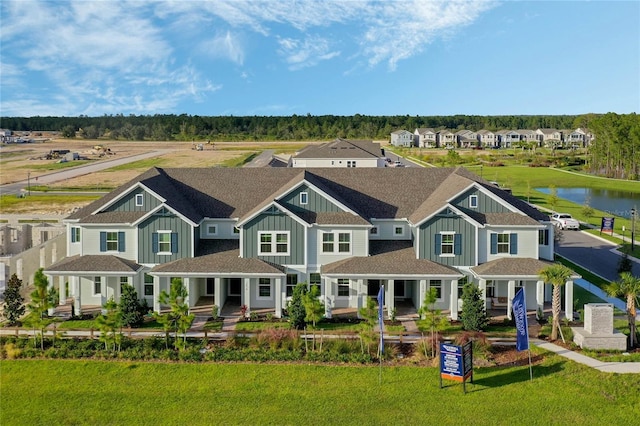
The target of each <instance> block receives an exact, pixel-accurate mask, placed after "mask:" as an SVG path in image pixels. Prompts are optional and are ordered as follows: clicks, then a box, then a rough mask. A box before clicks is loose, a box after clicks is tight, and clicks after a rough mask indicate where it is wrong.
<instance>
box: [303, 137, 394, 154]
mask: <svg viewBox="0 0 640 426" xmlns="http://www.w3.org/2000/svg"><path fill="white" fill-rule="evenodd" d="M294 157H295V158H381V157H383V155H382V150H381V149H380V144H379V143H375V142H373V141H368V140H353V141H350V140H346V139H341V138H337V139H336V140H334V141H332V142H329V143H324V144H322V145H308V146H307V147H305V148H304V149H302V150H301V151H300V152H298V153H297V154H296V155H295V156H294Z"/></svg>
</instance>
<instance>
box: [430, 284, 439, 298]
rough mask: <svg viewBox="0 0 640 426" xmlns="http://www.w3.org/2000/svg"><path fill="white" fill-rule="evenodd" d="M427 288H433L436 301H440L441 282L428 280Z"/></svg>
mask: <svg viewBox="0 0 640 426" xmlns="http://www.w3.org/2000/svg"><path fill="white" fill-rule="evenodd" d="M429 288H434V289H435V292H436V299H442V280H429Z"/></svg>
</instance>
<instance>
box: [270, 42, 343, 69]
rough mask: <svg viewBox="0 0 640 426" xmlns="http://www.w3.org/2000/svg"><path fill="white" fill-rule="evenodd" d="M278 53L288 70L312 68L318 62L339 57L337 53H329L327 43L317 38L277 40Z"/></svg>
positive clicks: (329, 49)
mask: <svg viewBox="0 0 640 426" xmlns="http://www.w3.org/2000/svg"><path fill="white" fill-rule="evenodd" d="M278 44H279V45H280V49H278V53H279V54H280V55H282V56H284V57H285V61H286V62H287V63H288V64H289V69H290V70H299V69H302V68H306V67H310V66H314V65H316V64H318V62H320V61H324V60H328V59H331V58H334V57H336V56H338V55H340V52H339V51H331V48H330V46H329V41H328V40H327V39H324V38H322V37H319V36H309V37H307V38H305V39H304V40H296V39H291V38H279V39H278Z"/></svg>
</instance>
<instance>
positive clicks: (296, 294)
mask: <svg viewBox="0 0 640 426" xmlns="http://www.w3.org/2000/svg"><path fill="white" fill-rule="evenodd" d="M306 294H307V284H306V283H305V282H301V283H298V284H296V286H295V287H294V288H293V295H292V296H291V299H290V300H289V302H288V303H287V312H288V314H289V322H290V323H291V325H292V326H293V328H295V329H297V330H302V329H303V328H304V326H305V325H306V324H307V322H306V317H307V311H306V309H305V306H304V297H305V295H306Z"/></svg>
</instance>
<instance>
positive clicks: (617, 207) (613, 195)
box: [535, 188, 640, 219]
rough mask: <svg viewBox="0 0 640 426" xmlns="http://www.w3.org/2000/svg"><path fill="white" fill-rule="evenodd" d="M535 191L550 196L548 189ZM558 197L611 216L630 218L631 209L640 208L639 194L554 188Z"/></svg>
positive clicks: (590, 189) (605, 190)
mask: <svg viewBox="0 0 640 426" xmlns="http://www.w3.org/2000/svg"><path fill="white" fill-rule="evenodd" d="M535 189H536V190H537V191H540V192H543V193H545V194H550V193H551V191H550V189H549V188H535ZM556 190H557V193H558V197H560V198H564V199H565V200H569V201H571V202H573V203H576V204H580V205H584V204H586V203H587V202H588V203H589V205H590V206H591V207H593V208H594V209H597V210H602V211H603V212H606V213H607V214H611V215H613V216H620V217H625V218H627V219H629V218H631V209H632V208H636V209H637V208H639V207H640V193H634V192H626V191H616V190H611V189H595V188H556Z"/></svg>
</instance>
